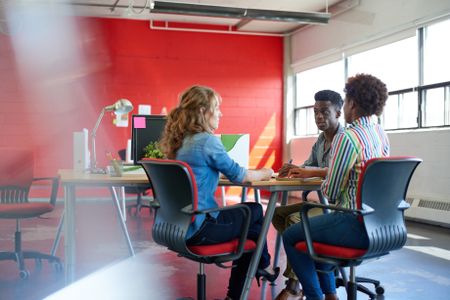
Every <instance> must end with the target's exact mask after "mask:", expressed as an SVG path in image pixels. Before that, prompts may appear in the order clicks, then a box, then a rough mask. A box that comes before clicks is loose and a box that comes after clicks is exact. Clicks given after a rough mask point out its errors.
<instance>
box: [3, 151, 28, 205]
mask: <svg viewBox="0 0 450 300" xmlns="http://www.w3.org/2000/svg"><path fill="white" fill-rule="evenodd" d="M33 168H34V159H33V151H32V150H29V149H25V148H0V203H22V202H27V201H28V193H29V191H30V186H31V184H32V182H33Z"/></svg>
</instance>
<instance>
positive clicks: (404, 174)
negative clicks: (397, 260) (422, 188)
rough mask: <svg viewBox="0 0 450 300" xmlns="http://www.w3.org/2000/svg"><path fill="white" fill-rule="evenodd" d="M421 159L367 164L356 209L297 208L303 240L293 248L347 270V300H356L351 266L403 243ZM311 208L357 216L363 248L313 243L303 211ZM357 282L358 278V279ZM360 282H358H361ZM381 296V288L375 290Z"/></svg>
mask: <svg viewBox="0 0 450 300" xmlns="http://www.w3.org/2000/svg"><path fill="white" fill-rule="evenodd" d="M421 161H422V160H421V159H418V158H411V157H390V158H375V159H371V160H369V161H367V163H366V164H365V166H364V169H363V171H362V175H361V179H360V182H359V183H358V191H357V206H358V208H357V209H347V208H341V207H336V206H332V205H321V204H316V203H305V204H304V205H303V207H302V209H301V215H302V224H303V226H304V230H305V237H306V241H304V242H299V243H297V244H296V249H297V250H299V251H302V252H306V253H309V255H311V257H312V258H313V259H314V260H316V261H319V262H323V263H329V264H333V265H335V266H336V267H340V268H342V267H350V279H349V280H348V282H345V280H343V281H342V284H343V285H344V286H345V287H346V290H347V299H349V300H350V299H351V300H353V299H356V291H357V288H358V281H357V278H356V273H355V267H356V266H358V265H360V264H361V263H362V262H364V261H365V260H368V259H375V258H379V257H381V256H383V255H386V254H388V253H389V252H390V251H392V250H397V249H400V248H402V247H403V245H404V244H405V243H406V238H407V236H406V234H407V233H406V227H405V222H404V210H405V209H407V208H408V207H409V204H408V203H407V202H406V201H405V197H406V192H407V190H408V186H409V182H410V180H411V177H412V175H413V173H414V171H415V169H416V167H417V166H418V165H419V163H421ZM313 207H321V208H325V209H330V210H335V211H342V212H343V213H352V214H357V215H359V217H360V218H361V222H363V224H364V226H365V228H366V232H367V235H368V237H369V246H368V248H367V249H355V248H349V247H343V246H336V245H331V244H325V243H318V242H314V241H313V240H312V238H311V233H310V226H309V220H308V218H307V212H308V210H309V209H311V208H313ZM360 280H361V278H360ZM361 282H362V281H361ZM377 292H378V293H380V294H382V293H384V289H378V290H377Z"/></svg>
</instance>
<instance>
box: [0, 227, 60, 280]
mask: <svg viewBox="0 0 450 300" xmlns="http://www.w3.org/2000/svg"><path fill="white" fill-rule="evenodd" d="M14 244H15V246H14V252H0V260H13V261H15V262H16V263H17V265H18V267H19V276H20V278H21V279H27V278H28V276H29V275H30V272H29V271H28V270H27V268H26V267H25V259H30V258H31V259H34V260H35V262H36V267H37V268H40V267H41V264H42V260H43V259H45V260H48V262H49V263H53V264H54V266H55V269H56V270H57V271H61V270H62V268H63V267H62V264H61V260H60V259H59V257H57V256H54V255H50V254H45V253H41V252H38V251H23V250H22V234H21V232H20V231H16V232H15V234H14Z"/></svg>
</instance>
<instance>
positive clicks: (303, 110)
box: [294, 19, 450, 135]
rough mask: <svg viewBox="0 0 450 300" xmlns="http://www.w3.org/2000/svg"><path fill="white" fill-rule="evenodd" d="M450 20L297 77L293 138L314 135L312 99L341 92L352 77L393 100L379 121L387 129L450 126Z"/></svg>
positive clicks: (389, 100) (389, 101) (387, 104)
mask: <svg viewBox="0 0 450 300" xmlns="http://www.w3.org/2000/svg"><path fill="white" fill-rule="evenodd" d="M448 32H450V19H448V20H445V21H442V22H439V23H436V24H432V25H428V26H425V27H422V28H419V29H418V31H417V35H416V36H413V37H409V38H406V39H403V40H400V41H397V42H394V43H390V44H387V45H384V46H381V47H377V48H374V49H370V50H368V51H365V52H361V53H357V54H354V55H352V56H349V57H347V58H345V59H344V60H342V61H339V62H336V63H333V64H328V65H324V66H321V67H318V68H315V69H311V70H308V71H304V72H301V73H298V74H297V76H296V80H297V86H296V87H297V99H296V108H295V124H294V126H295V134H296V135H310V134H316V133H317V132H318V131H317V128H316V126H315V122H314V111H313V104H314V93H315V92H317V91H318V90H321V89H332V90H335V91H337V92H341V91H342V89H343V87H344V84H345V81H344V80H340V79H341V78H344V74H348V76H353V75H356V74H357V73H366V74H372V75H374V76H376V77H378V78H380V79H381V80H383V82H385V83H386V85H387V88H388V91H389V98H388V100H387V102H386V106H385V109H384V112H383V115H382V116H381V118H380V121H381V123H382V125H383V126H384V128H385V129H387V130H395V129H414V128H423V127H437V126H450V72H449V71H448V70H450V55H449V53H450V40H449V39H448V38H447V35H448Z"/></svg>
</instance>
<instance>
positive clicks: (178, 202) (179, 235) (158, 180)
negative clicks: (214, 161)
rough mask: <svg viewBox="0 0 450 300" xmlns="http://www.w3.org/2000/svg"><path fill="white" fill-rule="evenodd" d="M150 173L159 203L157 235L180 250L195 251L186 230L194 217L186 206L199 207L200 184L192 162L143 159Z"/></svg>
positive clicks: (161, 240)
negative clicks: (189, 246)
mask: <svg viewBox="0 0 450 300" xmlns="http://www.w3.org/2000/svg"><path fill="white" fill-rule="evenodd" d="M139 163H141V164H142V166H143V168H144V170H145V172H146V173H147V176H148V177H149V179H150V181H151V184H152V187H153V194H154V196H155V199H156V200H157V201H158V203H159V207H158V209H157V211H156V216H155V222H154V224H153V239H154V241H155V242H156V243H158V244H160V245H164V246H167V247H168V248H169V249H171V250H173V251H175V252H178V253H182V254H183V253H188V254H189V253H191V252H190V251H189V249H188V248H187V246H186V241H185V238H186V233H187V230H188V228H189V225H190V224H191V222H192V221H193V217H192V215H189V214H187V213H184V212H183V210H196V209H197V185H196V183H195V177H194V175H193V173H192V170H191V168H190V167H189V165H188V164H186V163H184V162H181V161H177V160H162V159H146V160H143V161H140V162H139Z"/></svg>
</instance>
